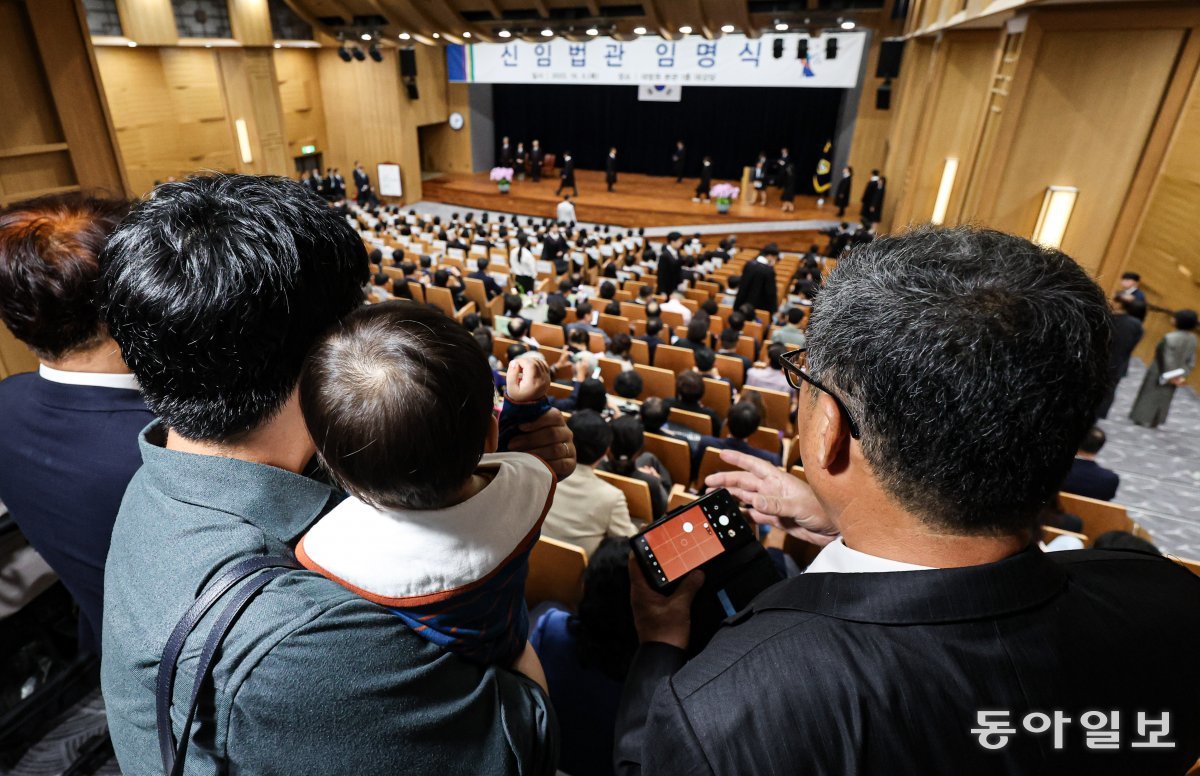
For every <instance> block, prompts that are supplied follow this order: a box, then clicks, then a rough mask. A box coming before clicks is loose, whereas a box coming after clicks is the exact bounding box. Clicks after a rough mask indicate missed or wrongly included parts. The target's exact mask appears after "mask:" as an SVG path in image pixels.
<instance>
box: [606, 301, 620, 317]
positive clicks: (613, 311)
mask: <svg viewBox="0 0 1200 776" xmlns="http://www.w3.org/2000/svg"><path fill="white" fill-rule="evenodd" d="M604 314H605V315H620V314H621V303H620V302H618V301H617V300H616V299H614V300H612V301H611V302H609V303H608V304H607V305H605V307H604Z"/></svg>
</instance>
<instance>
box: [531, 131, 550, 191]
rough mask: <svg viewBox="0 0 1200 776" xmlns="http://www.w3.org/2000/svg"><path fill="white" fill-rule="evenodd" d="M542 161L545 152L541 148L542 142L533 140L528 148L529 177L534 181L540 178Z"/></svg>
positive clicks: (544, 159)
mask: <svg viewBox="0 0 1200 776" xmlns="http://www.w3.org/2000/svg"><path fill="white" fill-rule="evenodd" d="M544 161H546V152H545V151H543V150H542V144H541V143H540V142H539V141H537V140H534V141H533V145H532V146H531V147H530V149H529V177H530V178H531V179H532V180H533V182H534V183H537V182H538V181H540V180H541V179H542V162H544Z"/></svg>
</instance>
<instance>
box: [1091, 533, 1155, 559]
mask: <svg viewBox="0 0 1200 776" xmlns="http://www.w3.org/2000/svg"><path fill="white" fill-rule="evenodd" d="M1092 549H1093V550H1133V551H1135V552H1148V553H1151V554H1154V555H1162V552H1161V551H1159V549H1158V548H1157V547H1155V546H1154V545H1153V544H1152V543H1151V542H1148V541H1146V540H1145V539H1143V538H1142V537H1140V536H1134V535H1133V534H1131V533H1129V532H1128V531H1105V532H1104V533H1102V534H1100V535H1099V536H1097V537H1096V541H1094V542H1092Z"/></svg>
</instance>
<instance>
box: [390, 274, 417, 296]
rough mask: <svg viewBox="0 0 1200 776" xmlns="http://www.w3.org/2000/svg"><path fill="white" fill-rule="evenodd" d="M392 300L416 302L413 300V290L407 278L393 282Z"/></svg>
mask: <svg viewBox="0 0 1200 776" xmlns="http://www.w3.org/2000/svg"><path fill="white" fill-rule="evenodd" d="M392 298H393V299H407V300H408V301H410V302H415V301H416V299H414V298H413V290H412V288H411V287H409V281H408V279H407V278H396V279H394V280H393V281H392Z"/></svg>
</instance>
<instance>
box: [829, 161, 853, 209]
mask: <svg viewBox="0 0 1200 776" xmlns="http://www.w3.org/2000/svg"><path fill="white" fill-rule="evenodd" d="M853 182H854V168H853V167H850V166H849V165H847V166H846V167H844V168H842V177H841V180H839V181H838V184H837V189H836V190H835V191H834V192H833V204H835V205H837V209H838V218H841V217H842V216H844V215H846V206H847V205H849V204H850V186H851V184H852V183H853Z"/></svg>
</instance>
